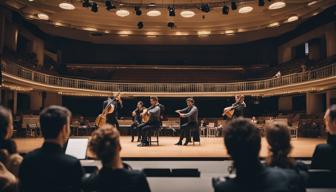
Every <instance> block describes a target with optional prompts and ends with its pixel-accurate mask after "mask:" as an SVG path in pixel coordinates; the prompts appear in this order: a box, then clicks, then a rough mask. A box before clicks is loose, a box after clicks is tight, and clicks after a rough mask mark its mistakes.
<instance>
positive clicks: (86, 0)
mask: <svg viewBox="0 0 336 192" xmlns="http://www.w3.org/2000/svg"><path fill="white" fill-rule="evenodd" d="M82 6H83V7H86V8H87V7H91V3H90V1H89V0H84V1H83V4H82Z"/></svg>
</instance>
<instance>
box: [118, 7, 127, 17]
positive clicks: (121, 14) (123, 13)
mask: <svg viewBox="0 0 336 192" xmlns="http://www.w3.org/2000/svg"><path fill="white" fill-rule="evenodd" d="M129 14H130V12H129V11H128V10H126V9H119V10H117V11H116V15H118V16H119V17H127V16H129Z"/></svg>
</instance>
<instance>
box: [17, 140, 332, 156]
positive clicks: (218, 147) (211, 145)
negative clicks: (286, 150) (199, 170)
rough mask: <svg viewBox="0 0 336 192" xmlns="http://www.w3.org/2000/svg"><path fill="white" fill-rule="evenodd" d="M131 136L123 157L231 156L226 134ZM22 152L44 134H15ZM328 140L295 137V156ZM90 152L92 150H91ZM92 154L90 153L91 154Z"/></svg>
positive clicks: (124, 143)
mask: <svg viewBox="0 0 336 192" xmlns="http://www.w3.org/2000/svg"><path fill="white" fill-rule="evenodd" d="M130 140H131V139H130V137H128V136H123V137H121V145H122V154H121V155H122V157H124V158H195V159H196V158H205V159H206V158H227V157H229V156H228V154H227V152H226V150H225V148H224V144H223V138H221V137H218V138H203V137H202V138H201V145H200V146H198V143H197V144H196V145H195V146H193V145H192V144H190V145H189V146H175V145H174V144H175V143H176V142H177V140H178V138H177V137H160V146H151V147H137V146H136V145H137V144H138V143H137V142H133V143H132V142H131V141H130ZM15 141H16V143H17V145H18V150H19V152H20V153H26V152H29V151H31V150H33V149H36V148H38V147H40V146H41V144H42V142H43V139H42V138H16V139H15ZM320 143H325V140H324V139H311V138H298V139H292V145H293V151H292V153H291V156H292V157H296V158H310V157H311V156H312V154H313V152H314V149H315V146H316V145H317V144H320ZM267 147H268V145H267V142H266V140H265V138H263V139H262V149H261V153H260V155H261V157H265V156H267ZM88 155H89V154H88ZM89 156H90V155H89Z"/></svg>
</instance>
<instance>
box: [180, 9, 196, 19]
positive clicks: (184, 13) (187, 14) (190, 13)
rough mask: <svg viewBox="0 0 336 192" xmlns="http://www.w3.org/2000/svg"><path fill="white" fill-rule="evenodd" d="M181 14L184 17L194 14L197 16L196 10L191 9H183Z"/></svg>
mask: <svg viewBox="0 0 336 192" xmlns="http://www.w3.org/2000/svg"><path fill="white" fill-rule="evenodd" d="M180 15H181V16H182V17H184V18H191V17H193V16H195V15H196V14H195V12H193V11H191V10H183V11H181V13H180Z"/></svg>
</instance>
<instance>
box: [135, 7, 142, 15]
mask: <svg viewBox="0 0 336 192" xmlns="http://www.w3.org/2000/svg"><path fill="white" fill-rule="evenodd" d="M134 10H135V14H136V15H137V16H140V15H141V14H142V11H141V9H140V7H138V6H136V7H134Z"/></svg>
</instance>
